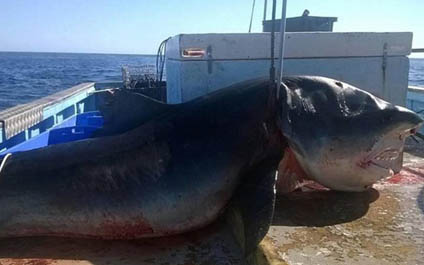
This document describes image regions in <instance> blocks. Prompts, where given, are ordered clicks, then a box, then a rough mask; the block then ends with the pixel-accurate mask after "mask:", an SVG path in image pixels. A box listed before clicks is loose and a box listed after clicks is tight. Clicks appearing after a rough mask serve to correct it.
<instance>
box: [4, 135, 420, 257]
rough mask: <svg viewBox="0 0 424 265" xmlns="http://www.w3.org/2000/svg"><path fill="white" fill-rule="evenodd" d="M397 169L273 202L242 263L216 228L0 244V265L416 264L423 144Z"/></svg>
mask: <svg viewBox="0 0 424 265" xmlns="http://www.w3.org/2000/svg"><path fill="white" fill-rule="evenodd" d="M405 151H406V152H405V154H404V168H403V170H402V171H401V173H400V174H398V175H397V176H395V177H393V178H392V179H390V180H389V181H386V182H384V183H380V184H377V185H375V186H374V188H373V189H370V190H369V191H367V192H362V193H346V192H334V191H311V192H293V193H290V194H287V195H279V196H277V202H276V211H275V216H274V220H273V224H272V226H271V228H270V230H269V232H268V234H267V236H266V237H265V239H264V240H263V241H262V242H261V244H260V246H259V248H258V250H257V252H256V253H255V254H256V255H254V256H252V257H251V258H250V259H249V260H248V261H246V260H245V259H244V258H243V255H242V252H241V250H240V249H239V248H238V245H237V243H236V241H235V240H234V237H233V236H232V233H231V231H230V230H229V228H228V227H226V226H225V225H223V224H222V223H217V224H214V225H212V226H210V227H208V228H206V229H202V230H200V231H197V232H194V233H189V234H186V235H180V236H175V237H170V238H160V239H151V240H140V241H138V240H134V241H101V240H88V239H65V238H16V239H1V240H0V265H9V264H16V265H48V264H75V265H80V264H97V265H109V264H129V265H133V264H134V265H135V264H161V265H173V264H184V265H188V264H203V265H206V264H272V265H274V264H278V265H283V264H289V265H307V264H314V265H318V264H329V265H331V264H382V265H385V264H408V265H410V264H424V143H423V142H421V143H420V144H416V143H414V142H412V141H408V144H407V145H406V147H405Z"/></svg>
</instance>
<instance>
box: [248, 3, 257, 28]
mask: <svg viewBox="0 0 424 265" xmlns="http://www.w3.org/2000/svg"><path fill="white" fill-rule="evenodd" d="M255 2H256V0H253V5H252V13H251V14H250V24H249V33H250V32H251V31H252V21H253V13H254V11H255Z"/></svg>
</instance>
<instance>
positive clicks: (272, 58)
mask: <svg viewBox="0 0 424 265" xmlns="http://www.w3.org/2000/svg"><path fill="white" fill-rule="evenodd" d="M276 6H277V0H273V1H272V24H271V68H270V69H269V76H270V79H271V82H272V83H275V67H274V45H275V10H276Z"/></svg>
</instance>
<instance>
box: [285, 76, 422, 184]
mask: <svg viewBox="0 0 424 265" xmlns="http://www.w3.org/2000/svg"><path fill="white" fill-rule="evenodd" d="M282 94H283V96H282V101H283V102H282V103H283V104H282V107H281V116H280V117H281V120H280V121H279V122H280V129H281V130H282V133H283V135H284V136H285V137H286V139H287V141H288V144H289V146H290V148H291V149H292V151H293V153H294V155H295V157H296V159H297V162H298V163H299V165H300V166H301V167H302V169H303V170H304V171H305V173H306V174H307V176H308V178H310V179H312V180H315V181H316V182H318V183H320V184H322V185H324V186H326V187H328V188H331V189H334V190H341V191H363V190H366V189H368V188H370V187H371V186H372V184H374V183H375V182H377V181H379V180H381V179H384V178H387V177H390V176H392V175H393V171H394V170H393V168H394V167H395V166H396V163H399V161H400V160H399V159H400V157H399V156H400V155H401V154H402V150H403V146H404V142H405V139H406V138H407V137H408V136H410V135H412V134H414V133H415V132H416V131H417V129H418V128H419V127H420V126H421V125H422V123H423V120H422V119H421V118H420V117H419V116H418V115H417V114H416V113H414V112H412V111H410V110H408V109H406V108H403V107H400V106H396V105H393V104H391V103H388V102H386V101H384V100H382V99H379V98H377V97H375V96H373V95H372V94H370V93H368V92H365V91H363V90H361V89H358V88H356V87H354V86H352V85H349V84H346V83H343V82H340V81H337V80H334V79H329V78H323V77H308V76H299V77H288V78H285V79H284V80H283V85H282Z"/></svg>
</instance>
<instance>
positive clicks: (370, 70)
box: [166, 32, 412, 105]
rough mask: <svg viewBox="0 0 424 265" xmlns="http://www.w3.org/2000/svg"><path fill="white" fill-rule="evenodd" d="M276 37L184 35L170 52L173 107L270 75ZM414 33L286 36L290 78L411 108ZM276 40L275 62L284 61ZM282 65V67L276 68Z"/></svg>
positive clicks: (172, 41)
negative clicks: (340, 85)
mask: <svg viewBox="0 0 424 265" xmlns="http://www.w3.org/2000/svg"><path fill="white" fill-rule="evenodd" d="M270 43H271V42H270V34H269V33H250V34H249V33H239V34H181V35H177V36H175V37H172V38H171V39H170V40H169V42H168V46H167V52H166V57H167V64H166V72H167V87H168V89H167V101H168V103H181V102H185V101H188V100H191V99H194V98H196V97H199V96H202V95H204V94H207V93H210V92H212V91H215V90H218V89H220V88H223V87H226V86H228V85H231V84H234V83H237V82H240V81H244V80H248V79H254V78H258V77H265V76H268V75H269V67H270V58H271V56H270V55H271V52H270V46H271V45H270ZM411 44H412V33H410V32H390V33H373V32H360V33H359V32H358V33H356V32H349V33H345V32H342V33H337V32H293V33H287V34H286V50H285V60H284V74H285V75H320V76H327V77H331V78H335V79H338V80H342V81H345V82H348V83H351V84H353V85H355V86H358V87H359V88H362V89H365V90H367V91H369V92H371V93H373V94H375V95H376V96H379V97H382V98H384V99H386V100H388V101H391V102H393V103H395V104H399V105H405V102H406V91H407V87H408V71H409V60H408V57H407V55H409V54H410V52H411ZM278 46H279V34H276V45H275V47H276V49H275V56H278V50H277V49H278ZM275 65H276V66H277V65H278V62H276V64H275Z"/></svg>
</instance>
